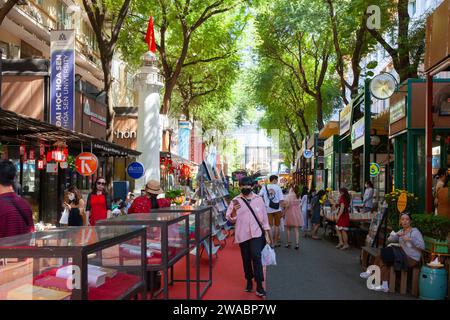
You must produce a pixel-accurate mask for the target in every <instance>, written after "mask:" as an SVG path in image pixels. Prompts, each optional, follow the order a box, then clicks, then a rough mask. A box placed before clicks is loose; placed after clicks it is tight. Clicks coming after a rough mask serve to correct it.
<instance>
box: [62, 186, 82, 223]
mask: <svg viewBox="0 0 450 320" xmlns="http://www.w3.org/2000/svg"><path fill="white" fill-rule="evenodd" d="M63 207H64V208H65V209H67V211H68V212H69V219H68V224H67V225H68V226H69V227H79V226H84V225H86V213H85V209H84V208H85V203H84V200H83V198H82V197H81V193H80V191H79V190H78V189H77V188H76V187H74V186H70V187H69V188H68V189H67V191H66V192H65V194H64V204H63Z"/></svg>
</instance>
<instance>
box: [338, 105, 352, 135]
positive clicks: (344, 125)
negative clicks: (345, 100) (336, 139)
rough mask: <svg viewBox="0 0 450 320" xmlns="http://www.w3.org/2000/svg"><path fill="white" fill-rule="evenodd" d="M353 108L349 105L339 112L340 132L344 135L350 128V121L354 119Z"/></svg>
mask: <svg viewBox="0 0 450 320" xmlns="http://www.w3.org/2000/svg"><path fill="white" fill-rule="evenodd" d="M351 111H352V108H351V106H350V105H347V106H346V107H345V108H344V109H342V111H341V112H339V134H340V135H343V134H344V133H347V131H348V130H350V121H351V119H352V112H351Z"/></svg>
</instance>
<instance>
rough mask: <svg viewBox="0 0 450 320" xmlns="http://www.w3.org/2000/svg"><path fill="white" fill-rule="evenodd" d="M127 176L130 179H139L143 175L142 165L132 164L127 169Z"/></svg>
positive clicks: (138, 163)
mask: <svg viewBox="0 0 450 320" xmlns="http://www.w3.org/2000/svg"><path fill="white" fill-rule="evenodd" d="M127 174H128V176H129V177H130V178H132V179H135V180H136V179H140V178H142V177H143V176H144V174H145V168H144V165H143V164H142V163H140V162H132V163H130V164H129V165H128V167H127Z"/></svg>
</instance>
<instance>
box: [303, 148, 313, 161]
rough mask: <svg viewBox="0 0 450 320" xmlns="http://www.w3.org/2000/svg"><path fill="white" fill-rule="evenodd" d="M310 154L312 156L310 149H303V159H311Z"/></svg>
mask: <svg viewBox="0 0 450 320" xmlns="http://www.w3.org/2000/svg"><path fill="white" fill-rule="evenodd" d="M312 156H313V153H312V151H311V150H305V151H304V152H303V157H304V158H305V159H311V158H312Z"/></svg>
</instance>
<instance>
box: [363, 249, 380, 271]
mask: <svg viewBox="0 0 450 320" xmlns="http://www.w3.org/2000/svg"><path fill="white" fill-rule="evenodd" d="M379 254H380V249H379V248H373V247H368V246H365V247H362V248H361V255H360V265H361V269H362V271H366V270H367V268H368V267H369V266H370V265H371V264H372V263H373V260H375V257H377V256H378V255H379ZM371 261H372V262H371Z"/></svg>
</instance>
